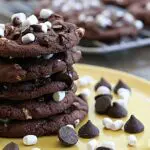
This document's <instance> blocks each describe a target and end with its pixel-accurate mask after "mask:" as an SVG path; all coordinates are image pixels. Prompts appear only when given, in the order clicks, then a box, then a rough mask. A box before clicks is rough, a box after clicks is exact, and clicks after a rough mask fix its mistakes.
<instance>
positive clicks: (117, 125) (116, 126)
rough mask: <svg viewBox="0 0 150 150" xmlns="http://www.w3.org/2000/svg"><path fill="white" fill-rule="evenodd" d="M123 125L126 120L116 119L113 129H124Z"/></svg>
mask: <svg viewBox="0 0 150 150" xmlns="http://www.w3.org/2000/svg"><path fill="white" fill-rule="evenodd" d="M123 126H124V122H123V121H122V120H116V121H115V122H113V123H112V125H111V130H113V131H117V130H120V129H122V127H123Z"/></svg>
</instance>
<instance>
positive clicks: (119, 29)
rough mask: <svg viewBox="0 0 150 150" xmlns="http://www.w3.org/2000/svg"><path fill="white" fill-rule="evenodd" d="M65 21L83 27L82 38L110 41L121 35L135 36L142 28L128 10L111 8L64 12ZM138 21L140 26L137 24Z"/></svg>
mask: <svg viewBox="0 0 150 150" xmlns="http://www.w3.org/2000/svg"><path fill="white" fill-rule="evenodd" d="M64 17H65V18H66V21H69V22H72V23H75V24H76V25H77V26H79V27H82V28H85V34H84V37H83V39H86V40H98V41H102V42H105V43H110V42H113V41H116V40H120V39H122V38H123V37H128V38H129V37H136V36H137V35H138V33H139V31H140V30H141V29H142V28H143V26H141V24H142V22H140V21H137V20H136V19H135V18H134V16H133V15H132V14H130V13H128V12H124V11H122V10H118V9H111V8H101V7H99V8H88V9H84V10H82V11H75V12H72V11H71V10H70V12H69V13H68V12H67V13H64ZM139 22H140V26H139Z"/></svg>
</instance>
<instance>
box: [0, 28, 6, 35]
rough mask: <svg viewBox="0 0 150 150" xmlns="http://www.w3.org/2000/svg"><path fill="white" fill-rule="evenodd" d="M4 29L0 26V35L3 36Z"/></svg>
mask: <svg viewBox="0 0 150 150" xmlns="http://www.w3.org/2000/svg"><path fill="white" fill-rule="evenodd" d="M4 32H5V31H4V29H3V28H0V37H4Z"/></svg>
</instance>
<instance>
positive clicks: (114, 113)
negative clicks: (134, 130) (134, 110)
mask: <svg viewBox="0 0 150 150" xmlns="http://www.w3.org/2000/svg"><path fill="white" fill-rule="evenodd" d="M107 114H108V116H109V117H112V118H123V117H126V116H127V115H128V112H127V110H126V109H125V108H124V107H122V106H121V105H120V104H118V103H116V102H114V103H113V106H111V107H110V108H109V109H108V112H107Z"/></svg>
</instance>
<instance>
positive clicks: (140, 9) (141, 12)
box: [128, 0, 150, 26]
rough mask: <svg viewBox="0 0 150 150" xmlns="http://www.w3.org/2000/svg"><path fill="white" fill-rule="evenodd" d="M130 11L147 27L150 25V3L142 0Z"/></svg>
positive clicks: (133, 5)
mask: <svg viewBox="0 0 150 150" xmlns="http://www.w3.org/2000/svg"><path fill="white" fill-rule="evenodd" d="M128 9H129V11H130V12H131V13H132V14H133V15H134V16H135V17H136V18H137V19H139V20H142V21H143V22H144V24H145V25H147V26H149V25H150V20H149V18H150V1H149V0H142V1H140V0H139V1H138V2H137V3H134V4H132V5H131V6H130V7H129V8H128Z"/></svg>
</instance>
